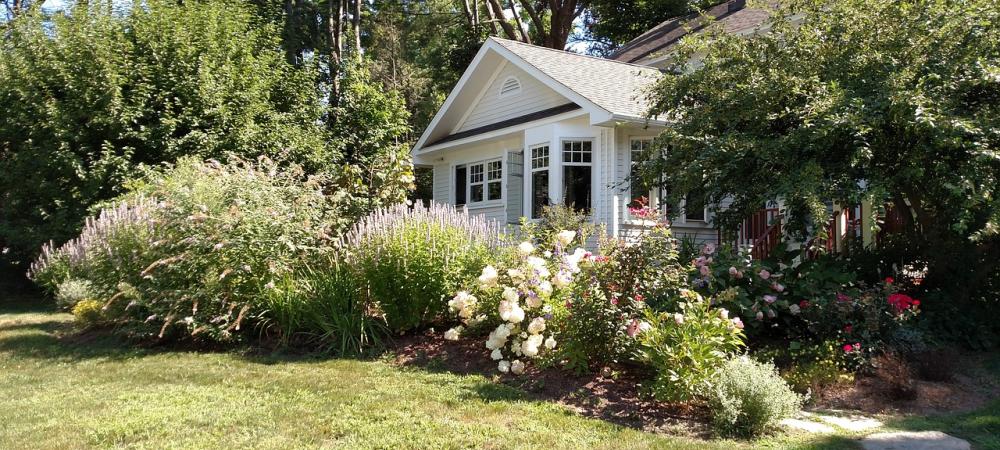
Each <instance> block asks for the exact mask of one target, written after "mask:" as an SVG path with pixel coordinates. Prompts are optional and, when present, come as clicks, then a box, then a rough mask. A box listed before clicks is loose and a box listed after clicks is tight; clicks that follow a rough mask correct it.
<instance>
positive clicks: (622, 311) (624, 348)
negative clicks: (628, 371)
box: [556, 270, 641, 373]
mask: <svg viewBox="0 0 1000 450" xmlns="http://www.w3.org/2000/svg"><path fill="white" fill-rule="evenodd" d="M587 272H590V271H589V270H584V273H582V274H581V277H583V278H582V279H581V280H582V282H577V283H574V285H573V293H572V296H571V298H572V301H571V302H570V303H567V305H566V306H567V307H566V309H565V311H564V314H560V316H562V317H559V316H557V318H558V319H559V320H558V321H557V322H556V323H557V325H556V326H557V327H558V330H559V339H560V343H561V350H560V355H561V356H562V357H564V358H566V361H567V364H566V368H567V369H570V370H575V371H576V372H578V373H582V372H585V371H587V370H588V369H590V367H591V366H592V365H599V364H607V363H612V362H620V361H624V360H625V359H627V358H628V357H631V356H632V355H631V353H632V352H633V351H634V349H635V339H633V336H634V331H635V327H636V326H637V324H636V325H631V322H632V320H634V318H635V317H636V316H637V315H638V314H639V312H640V311H639V308H641V305H640V304H637V303H638V302H635V301H634V300H633V299H631V298H619V297H618V296H617V295H618V294H617V293H614V294H609V293H607V292H606V291H605V290H604V289H602V285H601V284H599V283H597V282H596V280H594V279H592V278H590V277H591V275H590V274H589V273H587ZM630 330H632V333H633V335H632V336H629V331H630Z"/></svg>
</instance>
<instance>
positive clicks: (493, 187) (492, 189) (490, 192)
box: [486, 181, 503, 200]
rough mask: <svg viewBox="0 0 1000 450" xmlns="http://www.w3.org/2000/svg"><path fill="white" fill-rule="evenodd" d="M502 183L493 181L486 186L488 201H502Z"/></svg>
mask: <svg viewBox="0 0 1000 450" xmlns="http://www.w3.org/2000/svg"><path fill="white" fill-rule="evenodd" d="M502 192H503V191H502V189H501V183H500V182H499V181H492V182H490V183H487V185H486V199H487V200H500V197H501V196H502Z"/></svg>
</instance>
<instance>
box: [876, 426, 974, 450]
mask: <svg viewBox="0 0 1000 450" xmlns="http://www.w3.org/2000/svg"><path fill="white" fill-rule="evenodd" d="M861 446H862V447H864V448H865V450H970V449H971V448H972V446H970V445H969V443H968V442H966V441H964V440H962V439H959V438H956V437H954V436H949V435H947V434H944V433H942V432H940V431H919V432H917V431H897V432H891V433H877V434H873V435H871V436H868V437H866V438H864V439H862V440H861Z"/></svg>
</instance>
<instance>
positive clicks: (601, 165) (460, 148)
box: [412, 0, 767, 241]
mask: <svg viewBox="0 0 1000 450" xmlns="http://www.w3.org/2000/svg"><path fill="white" fill-rule="evenodd" d="M709 14H711V15H713V16H715V17H716V19H717V21H716V22H714V23H715V24H716V25H712V26H724V27H726V30H727V31H729V32H734V33H748V32H749V31H748V30H753V29H755V27H758V26H759V25H761V24H762V23H763V22H764V21H765V19H766V18H767V13H766V12H765V11H761V10H754V9H749V8H746V7H745V0H734V1H730V2H727V3H723V4H722V5H719V6H717V7H715V8H713V9H712V10H710V11H709ZM699 21H700V18H692V17H687V18H682V19H675V20H670V21H667V22H664V23H662V24H660V25H658V26H657V27H655V28H653V29H652V30H650V31H649V32H647V33H645V34H643V35H642V36H640V37H638V38H636V39H635V40H634V41H632V42H630V43H629V44H628V45H626V46H625V47H623V48H622V49H621V50H619V52H618V53H617V54H616V55H614V57H613V59H603V58H596V57H592V56H586V55H580V54H576V53H571V52H565V51H559V50H553V49H549V48H543V47H537V46H533V45H529V44H525V43H522V42H517V41H510V40H505V39H497V38H490V39H489V40H487V41H486V43H485V44H484V45H483V46H482V48H481V49H480V50H479V52H478V53H477V54H476V56H475V58H474V59H473V61H472V63H471V64H470V65H469V67H468V69H466V71H465V73H464V74H463V75H462V77H461V79H460V80H459V81H458V84H457V85H456V86H455V88H454V89H453V90H452V92H451V93H450V95H449V96H448V98H447V99H446V100H445V102H444V105H443V106H442V107H441V109H440V110H439V111H438V112H437V114H436V115H435V116H434V118H433V120H432V121H431V123H430V125H429V126H428V127H427V129H426V130H425V131H424V133H423V134H422V135H421V137H420V140H419V141H418V142H417V143H416V145H415V146H414V147H413V150H412V156H413V161H414V164H416V165H418V166H424V167H432V168H433V171H434V176H433V180H434V185H433V200H435V201H438V202H444V203H449V204H454V205H464V206H465V207H467V208H468V210H469V211H470V212H471V213H474V214H483V215H486V216H487V217H490V218H494V219H497V220H499V221H502V222H506V223H510V224H516V223H518V221H519V219H520V218H521V217H522V216H524V217H537V216H538V212H539V209H540V207H541V206H542V205H545V204H550V203H553V204H555V203H560V204H567V205H574V206H575V207H577V208H583V209H586V210H587V211H588V212H589V214H590V216H591V217H592V219H593V221H594V222H595V223H603V224H606V226H607V230H608V232H610V233H613V234H615V235H623V234H625V233H627V232H628V231H629V230H630V229H634V227H637V226H642V225H643V223H642V221H640V220H638V219H637V218H634V217H631V216H630V214H629V208H628V206H629V204H630V203H631V202H633V201H634V200H635V199H637V198H639V197H647V198H653V199H655V198H656V197H657V193H656V192H650V191H649V190H648V189H647V188H642V187H639V186H634V187H633V186H630V185H629V184H628V183H627V182H626V180H627V179H628V176H629V173H630V172H631V170H632V166H633V162H634V158H635V157H638V156H640V155H641V154H642V153H641V151H642V150H643V149H644V148H647V147H648V146H649V145H650V142H651V140H652V138H653V137H654V136H656V135H657V134H658V133H659V132H660V131H661V130H662V129H663V126H664V123H662V122H658V121H656V120H649V121H648V120H647V119H646V117H645V113H646V110H647V104H646V101H645V92H646V90H647V88H649V87H650V86H652V85H653V84H654V83H655V82H656V80H657V79H658V78H659V77H661V76H664V74H663V73H662V72H661V70H660V68H658V67H657V66H658V65H661V64H662V63H664V61H665V58H664V55H665V54H666V53H668V52H669V49H670V46H672V45H673V44H674V43H676V42H677V40H678V39H679V38H680V37H681V36H683V35H684V34H686V33H688V32H691V31H692V30H694V31H697V30H698V29H699V24H700V22H699ZM686 203H687V204H682V205H680V209H681V210H680V214H679V216H678V217H677V218H676V219H675V220H674V221H673V228H674V231H675V234H676V235H679V236H689V237H694V238H696V239H698V240H700V241H715V240H717V239H718V232H717V230H716V229H715V228H714V227H713V225H712V220H711V219H712V218H711V216H710V213H709V212H708V211H707V210H706V208H705V205H704V204H700V203H698V202H697V201H696V200H695V199H694V198H693V197H691V196H689V198H688V201H687V202H686ZM764 225H765V228H766V225H767V224H766V223H765V224H764ZM758 231H760V230H758ZM751 234H756V232H754V233H751ZM751 237H754V236H751Z"/></svg>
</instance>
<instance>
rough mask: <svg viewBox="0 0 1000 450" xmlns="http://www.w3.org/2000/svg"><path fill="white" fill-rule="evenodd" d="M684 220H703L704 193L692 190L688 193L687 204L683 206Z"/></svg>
mask: <svg viewBox="0 0 1000 450" xmlns="http://www.w3.org/2000/svg"><path fill="white" fill-rule="evenodd" d="M684 218H686V219H687V220H694V221H699V220H700V221H704V220H705V193H704V192H703V191H701V190H700V189H699V190H694V191H691V192H688V194H687V202H686V203H685V204H684Z"/></svg>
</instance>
